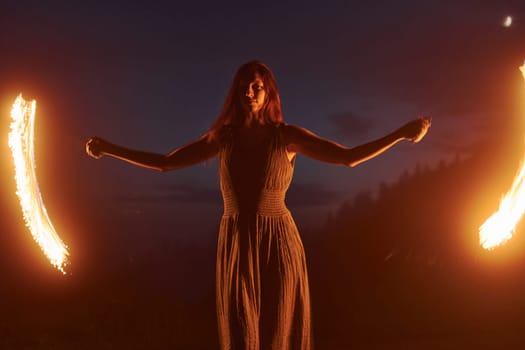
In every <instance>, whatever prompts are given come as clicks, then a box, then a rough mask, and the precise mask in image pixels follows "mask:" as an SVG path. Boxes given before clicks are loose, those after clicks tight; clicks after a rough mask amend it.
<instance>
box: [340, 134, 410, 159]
mask: <svg viewBox="0 0 525 350" xmlns="http://www.w3.org/2000/svg"><path fill="white" fill-rule="evenodd" d="M404 139H405V137H404V136H403V134H402V133H401V132H400V131H399V130H396V131H394V132H393V133H390V134H388V135H386V136H384V137H382V138H380V139H377V140H374V141H371V142H368V143H365V144H362V145H359V146H356V147H353V148H350V149H349V150H348V151H347V159H348V162H347V163H346V164H347V165H348V166H350V167H354V166H356V165H358V164H360V163H362V162H365V161H367V160H369V159H371V158H374V157H376V156H378V155H380V154H381V153H383V152H385V151H386V150H388V149H389V148H390V147H392V146H394V145H395V144H396V143H398V142H399V141H402V140H404Z"/></svg>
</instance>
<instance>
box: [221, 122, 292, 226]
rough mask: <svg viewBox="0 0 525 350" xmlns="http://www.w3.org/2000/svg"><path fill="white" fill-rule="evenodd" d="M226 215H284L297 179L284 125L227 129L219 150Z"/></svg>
mask: <svg viewBox="0 0 525 350" xmlns="http://www.w3.org/2000/svg"><path fill="white" fill-rule="evenodd" d="M219 159H220V161H219V176H220V188H221V192H222V196H223V200H224V214H225V215H233V214H240V213H253V214H260V215H269V216H272V215H281V214H283V213H286V212H287V211H288V210H287V208H286V204H285V195H286V191H287V190H288V187H289V186H290V183H291V181H292V176H293V162H290V161H289V160H288V157H287V155H286V146H285V143H284V140H283V135H282V126H281V125H268V126H265V127H261V128H260V129H259V130H258V131H255V130H249V131H248V132H246V131H244V132H243V131H241V129H237V128H235V127H231V126H225V127H224V128H223V130H222V132H221V146H220V151H219Z"/></svg>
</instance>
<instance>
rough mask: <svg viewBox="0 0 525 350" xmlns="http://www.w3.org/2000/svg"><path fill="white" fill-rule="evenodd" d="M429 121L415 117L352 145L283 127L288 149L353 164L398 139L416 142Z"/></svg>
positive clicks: (375, 154) (335, 161) (293, 127)
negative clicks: (375, 136)
mask: <svg viewBox="0 0 525 350" xmlns="http://www.w3.org/2000/svg"><path fill="white" fill-rule="evenodd" d="M430 124H431V121H430V119H429V118H418V119H416V120H413V121H411V122H409V123H407V124H405V125H403V126H402V127H400V128H399V129H397V130H396V131H394V132H392V133H390V134H388V135H386V136H383V137H381V138H379V139H377V140H374V141H372V142H368V143H365V144H362V145H359V146H356V147H353V148H347V147H344V146H342V145H340V144H338V143H335V142H333V141H330V140H327V139H323V138H321V137H319V136H317V135H315V134H314V133H312V132H310V131H309V130H306V129H304V128H301V127H298V126H293V125H286V126H285V138H286V145H287V150H288V152H291V153H299V154H302V155H305V156H307V157H310V158H314V159H317V160H320V161H323V162H328V163H333V164H341V165H347V166H350V167H354V166H356V165H358V164H360V163H362V162H364V161H367V160H369V159H371V158H374V157H375V156H378V155H379V154H381V153H383V152H384V151H386V150H388V149H389V148H390V147H392V146H393V145H395V144H396V143H398V142H399V141H402V140H409V141H412V142H414V143H416V142H419V141H420V140H421V139H422V138H423V137H424V136H425V134H426V133H427V131H428V128H429V127H430Z"/></svg>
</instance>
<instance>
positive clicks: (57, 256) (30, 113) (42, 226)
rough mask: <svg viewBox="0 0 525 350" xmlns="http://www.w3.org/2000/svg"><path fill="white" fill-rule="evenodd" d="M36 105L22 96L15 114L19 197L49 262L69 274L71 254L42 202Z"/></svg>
mask: <svg viewBox="0 0 525 350" xmlns="http://www.w3.org/2000/svg"><path fill="white" fill-rule="evenodd" d="M35 109H36V101H35V100H33V101H31V102H30V103H29V102H26V101H25V100H24V99H23V98H22V95H21V94H20V95H19V96H18V97H17V98H16V100H15V102H14V104H13V109H12V110H11V120H12V121H11V131H10V132H9V148H11V153H12V155H13V161H14V166H15V181H16V189H17V191H16V194H17V195H18V198H19V199H20V205H21V207H22V213H23V215H24V220H25V222H26V226H27V227H28V228H29V230H30V231H31V234H32V235H33V238H34V240H35V241H36V242H37V243H38V245H39V246H40V248H41V249H42V251H43V252H44V254H45V255H46V256H47V258H48V259H49V261H50V262H51V264H52V265H53V266H55V267H56V268H57V269H58V270H60V271H62V273H64V274H65V271H64V266H65V265H66V263H67V256H68V251H67V247H66V245H65V244H64V243H63V242H62V240H61V239H60V237H59V236H58V234H57V233H56V231H55V228H54V227H53V224H52V223H51V220H50V219H49V216H48V214H47V210H46V208H45V206H44V203H43V201H42V196H41V194H40V190H39V188H38V182H37V179H36V173H35V158H34V142H33V141H34V123H35Z"/></svg>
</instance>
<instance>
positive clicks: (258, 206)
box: [216, 125, 311, 350]
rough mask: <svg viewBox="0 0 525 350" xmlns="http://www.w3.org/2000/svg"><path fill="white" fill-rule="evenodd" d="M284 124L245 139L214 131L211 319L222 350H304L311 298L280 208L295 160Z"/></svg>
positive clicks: (290, 225) (299, 248)
mask: <svg viewBox="0 0 525 350" xmlns="http://www.w3.org/2000/svg"><path fill="white" fill-rule="evenodd" d="M282 128H283V127H282V125H269V126H267V129H266V130H267V132H266V133H265V135H264V137H262V138H261V139H260V140H255V141H253V140H252V141H251V142H249V141H247V138H246V137H243V136H242V135H241V134H240V133H239V132H237V130H236V129H235V128H234V127H230V126H225V127H224V128H223V130H222V132H221V133H220V134H221V136H220V144H221V145H220V150H219V176H220V187H221V192H222V196H223V201H224V215H223V217H222V219H221V225H220V230H219V238H218V249H217V270H216V278H217V286H216V287H217V289H216V290H217V295H216V297H217V316H218V324H219V339H220V345H221V349H222V350H270V349H271V350H288V349H290V350H292V349H293V350H296V349H301V350H308V349H310V348H311V334H310V332H311V330H310V295H309V289H308V276H307V271H306V260H305V255H304V248H303V244H302V242H301V238H300V236H299V232H298V230H297V226H296V225H295V222H294V220H293V218H292V216H291V214H290V212H289V211H288V209H287V207H286V204H285V194H286V191H287V189H288V187H289V185H290V182H291V180H292V176H293V167H294V161H290V160H289V159H288V156H287V154H286V148H285V144H284V142H283V136H282Z"/></svg>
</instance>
